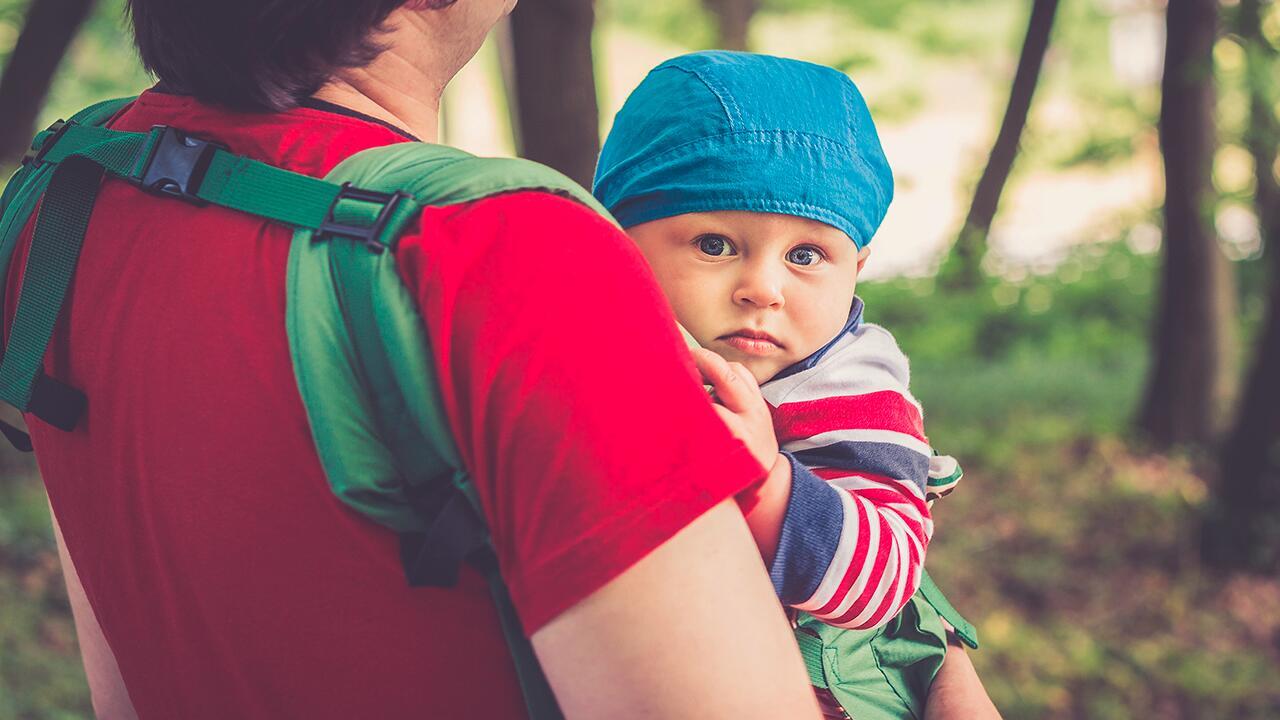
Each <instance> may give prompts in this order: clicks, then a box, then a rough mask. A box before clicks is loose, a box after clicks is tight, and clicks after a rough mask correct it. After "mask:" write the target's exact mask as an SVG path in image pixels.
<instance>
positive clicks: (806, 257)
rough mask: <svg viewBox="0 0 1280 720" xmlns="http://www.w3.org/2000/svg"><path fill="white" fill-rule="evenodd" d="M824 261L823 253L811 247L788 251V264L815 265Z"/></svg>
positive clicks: (804, 246)
mask: <svg viewBox="0 0 1280 720" xmlns="http://www.w3.org/2000/svg"><path fill="white" fill-rule="evenodd" d="M821 259H822V253H821V252H819V250H818V249H817V248H815V247H812V246H810V245H801V246H800V247H795V248H791V249H790V250H788V251H787V262H790V263H795V264H796V265H813V264H816V263H817V262H818V261H819V260H821Z"/></svg>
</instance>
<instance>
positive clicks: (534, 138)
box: [509, 0, 600, 187]
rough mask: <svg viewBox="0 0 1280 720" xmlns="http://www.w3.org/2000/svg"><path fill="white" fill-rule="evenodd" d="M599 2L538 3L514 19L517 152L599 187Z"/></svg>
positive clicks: (518, 11) (524, 6)
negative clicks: (595, 51)
mask: <svg viewBox="0 0 1280 720" xmlns="http://www.w3.org/2000/svg"><path fill="white" fill-rule="evenodd" d="M594 24H595V9H594V8H593V6H592V0H530V1H529V2H522V3H520V4H518V5H516V9H515V12H513V13H512V14H511V45H512V49H513V50H514V55H515V94H514V98H509V100H513V101H514V103H515V108H516V116H517V117H518V118H519V123H518V132H517V133H516V137H517V139H518V145H517V152H519V153H520V154H521V155H522V156H524V157H527V158H529V159H531V160H536V161H538V162H540V163H543V164H545V165H550V166H551V167H553V168H555V169H557V170H559V171H560V172H562V173H564V174H565V175H568V176H569V177H571V178H573V179H574V180H576V181H577V182H579V183H580V184H582V185H583V186H585V187H591V179H592V176H593V175H594V174H595V167H596V156H597V155H599V154H600V109H599V106H598V105H597V103H596V80H595V69H594V65H593V63H592V56H591V30H592V27H593V25H594Z"/></svg>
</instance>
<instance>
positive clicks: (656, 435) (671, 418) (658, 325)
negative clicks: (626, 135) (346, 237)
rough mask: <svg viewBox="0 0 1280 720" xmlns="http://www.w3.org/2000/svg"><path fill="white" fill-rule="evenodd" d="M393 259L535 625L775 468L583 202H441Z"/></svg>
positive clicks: (616, 238)
mask: <svg viewBox="0 0 1280 720" xmlns="http://www.w3.org/2000/svg"><path fill="white" fill-rule="evenodd" d="M397 261H398V263H399V267H400V269H401V272H402V274H403V275H404V277H405V281H406V283H407V284H408V286H409V287H410V289H411V292H413V294H414V295H415V296H416V298H417V300H418V303H419V307H420V308H421V309H422V312H423V317H424V320H425V323H426V326H427V332H428V336H429V338H430V342H431V343H432V345H433V348H432V349H433V353H434V355H435V358H436V362H437V366H438V367H437V369H438V372H439V375H440V380H441V393H442V396H443V400H444V403H445V409H446V412H447V414H448V416H449V419H450V422H451V423H452V426H453V430H454V436H455V438H456V439H457V442H458V446H459V450H460V452H461V454H462V457H463V461H464V463H465V464H466V466H467V468H468V470H469V471H470V472H471V473H472V476H473V478H474V481H475V483H476V486H477V489H478V491H479V494H480V498H481V500H482V502H483V504H484V506H485V512H486V514H487V516H488V521H489V525H490V529H491V531H492V534H493V537H494V544H495V546H496V548H497V552H498V558H499V562H500V563H501V566H502V572H503V575H504V576H505V578H506V580H507V584H508V586H509V588H510V590H511V594H512V598H513V600H514V601H515V604H516V608H517V610H518V612H519V613H520V616H521V619H522V621H523V623H524V628H525V631H526V632H528V633H533V632H534V631H536V630H537V629H538V628H540V627H541V626H542V625H544V624H545V623H546V622H547V621H549V620H551V619H552V618H554V617H556V616H557V615H558V614H560V613H561V612H563V611H564V610H566V609H568V608H569V607H571V606H572V605H574V604H575V603H577V602H578V601H580V600H582V599H583V598H585V597H586V596H587V595H589V594H591V593H592V592H594V591H595V590H597V589H599V588H600V587H601V586H603V585H604V584H606V583H608V582H609V581H610V580H611V579H613V578H614V577H616V576H617V575H618V574H620V573H621V572H623V571H624V570H626V569H627V568H629V567H630V566H632V565H633V564H634V563H636V562H637V561H638V560H640V559H641V558H643V557H644V556H645V555H646V554H648V553H649V552H651V551H652V550H653V549H655V548H656V547H658V546H659V545H661V544H662V543H663V542H665V541H666V540H667V539H669V538H670V537H671V536H672V535H674V534H675V533H676V532H678V531H679V530H680V529H682V528H683V527H684V526H686V525H688V524H689V523H690V522H691V521H692V520H694V519H695V518H697V517H698V516H700V515H701V514H703V513H704V512H706V511H707V510H709V509H710V508H711V507H713V506H715V505H716V504H718V503H720V502H721V501H723V500H725V499H727V498H729V497H731V496H733V495H734V494H735V493H737V492H739V491H740V490H742V489H743V488H745V487H746V486H748V485H750V484H751V483H753V482H755V481H757V480H758V479H759V478H760V477H761V476H762V475H763V472H764V471H763V469H762V468H761V467H760V466H759V465H758V464H757V463H756V462H755V461H754V460H753V459H752V457H751V456H750V454H749V452H748V451H747V450H746V448H745V446H743V445H742V444H741V443H740V442H738V441H737V440H736V439H734V438H733V437H732V436H731V435H730V434H729V433H728V431H727V430H726V429H725V428H724V427H723V425H722V423H721V421H720V419H719V417H718V416H717V415H716V414H715V412H714V410H713V409H712V407H711V404H710V403H709V402H708V399H707V396H706V393H705V391H704V390H703V388H702V385H701V382H700V380H699V379H698V376H697V373H696V371H695V369H694V365H693V360H692V357H691V355H690V354H689V352H688V350H687V349H686V347H685V344H684V342H683V341H682V339H681V337H680V335H679V332H678V330H677V328H676V324H675V320H674V317H673V315H672V312H671V310H670V306H669V305H668V303H667V302H666V300H665V299H664V298H663V296H662V294H661V291H660V290H659V289H658V286H657V284H656V281H655V280H654V278H653V275H652V273H651V271H650V270H649V268H648V265H647V264H646V263H645V261H644V258H643V256H641V255H640V253H639V251H638V250H637V249H636V248H635V247H634V246H633V244H632V243H631V241H630V240H629V239H628V238H627V237H626V236H625V235H624V234H622V233H621V232H620V231H619V230H617V228H615V227H614V226H613V225H611V224H610V223H608V222H607V221H605V220H604V219H602V218H600V217H599V216H597V215H596V214H594V213H593V212H591V211H589V210H588V209H586V208H584V207H582V206H580V205H578V204H577V203H574V202H572V201H570V200H566V199H563V198H559V197H556V196H552V195H548V194H544V193H531V192H525V193H514V194H510V195H505V196H499V197H495V198H489V199H486V200H481V201H477V202H474V203H469V204H466V205H459V206H452V207H446V208H429V209H427V210H426V211H424V213H423V216H422V218H421V227H420V233H419V234H416V235H412V236H409V237H406V238H405V239H404V240H402V242H401V244H400V246H399V249H398V251H397Z"/></svg>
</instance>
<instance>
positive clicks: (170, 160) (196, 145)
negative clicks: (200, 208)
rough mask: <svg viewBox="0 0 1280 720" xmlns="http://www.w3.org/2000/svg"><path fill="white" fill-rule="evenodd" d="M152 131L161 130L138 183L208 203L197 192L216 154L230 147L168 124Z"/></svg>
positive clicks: (194, 201) (172, 195)
mask: <svg viewBox="0 0 1280 720" xmlns="http://www.w3.org/2000/svg"><path fill="white" fill-rule="evenodd" d="M151 131H152V132H153V133H155V132H157V131H158V132H159V133H160V135H159V137H158V138H157V140H156V141H155V143H154V144H153V146H152V150H151V154H150V156H148V157H147V159H146V161H145V162H144V163H143V166H142V172H141V177H140V178H139V179H138V181H137V182H138V184H139V185H140V186H141V187H142V189H143V190H146V191H148V192H152V193H156V194H158V195H168V196H170V197H176V198H181V199H183V200H186V201H187V202H191V203H195V204H197V205H203V204H205V203H204V201H203V200H201V199H200V198H199V197H197V196H196V193H197V192H199V191H200V183H202V182H204V176H205V173H207V172H208V171H209V164H210V163H211V162H213V155H214V153H216V152H217V151H218V150H226V149H227V146H226V145H223V144H221V143H216V142H212V141H210V140H201V139H199V138H194V137H191V136H189V135H187V134H186V133H184V132H182V131H181V130H175V129H174V128H171V127H169V126H167V125H156V126H154V127H152V128H151Z"/></svg>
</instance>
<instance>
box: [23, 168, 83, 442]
mask: <svg viewBox="0 0 1280 720" xmlns="http://www.w3.org/2000/svg"><path fill="white" fill-rule="evenodd" d="M103 173H104V170H103V168H102V166H101V165H99V164H98V163H96V162H94V161H93V160H91V159H89V158H82V157H73V158H69V159H68V160H67V161H66V162H64V163H63V164H61V165H60V166H59V167H58V169H57V170H56V171H54V173H53V178H52V179H51V180H50V181H49V189H48V190H46V191H45V202H44V205H43V206H42V208H41V211H40V215H39V217H38V218H37V219H36V228H35V236H34V237H33V239H32V242H31V251H30V255H29V257H28V259H27V268H26V274H25V275H24V276H23V281H22V292H21V294H20V295H19V296H18V309H17V313H16V314H15V315H14V320H13V327H12V330H11V331H10V337H9V344H8V347H7V348H6V350H5V354H4V360H3V361H0V399H2V400H4V401H5V402H8V403H9V404H11V405H13V406H14V407H17V408H19V409H20V410H23V411H27V410H28V409H29V408H30V406H31V404H32V399H33V396H34V395H36V393H38V392H45V388H52V387H54V386H53V385H52V381H50V380H48V379H47V378H46V377H45V376H44V374H43V373H42V372H41V363H42V362H43V360H44V353H45V348H47V347H48V346H49V338H50V337H51V336H52V334H53V326H54V324H55V323H56V322H57V320H58V315H59V313H60V311H61V309H62V302H63V300H64V299H65V297H66V293H67V287H68V286H69V285H70V284H71V275H72V274H73V273H74V272H75V267H76V261H77V260H79V258H80V247H81V245H82V243H83V241H84V233H85V230H87V229H88V227H89V216H90V215H92V213H93V203H94V201H95V200H97V197H98V188H99V187H100V186H101V182H102V176H103ZM81 403H83V398H81ZM75 414H76V415H78V412H76V413H75ZM43 419H45V420H46V421H47V422H50V423H52V424H55V425H58V426H59V427H63V426H64V425H65V422H64V423H57V422H55V419H52V418H43ZM71 423H72V424H73V425H74V417H73V418H71Z"/></svg>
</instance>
